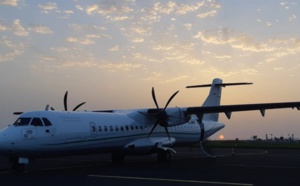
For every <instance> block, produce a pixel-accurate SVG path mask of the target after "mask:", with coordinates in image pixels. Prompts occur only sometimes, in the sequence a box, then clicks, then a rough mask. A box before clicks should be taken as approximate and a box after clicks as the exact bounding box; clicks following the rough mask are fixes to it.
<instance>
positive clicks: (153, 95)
mask: <svg viewBox="0 0 300 186" xmlns="http://www.w3.org/2000/svg"><path fill="white" fill-rule="evenodd" d="M152 98H153V101H154V103H155V105H156V108H157V110H159V106H158V104H157V101H156V97H155V92H154V87H152Z"/></svg>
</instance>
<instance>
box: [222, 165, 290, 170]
mask: <svg viewBox="0 0 300 186" xmlns="http://www.w3.org/2000/svg"><path fill="white" fill-rule="evenodd" d="M220 165H223V166H231V167H257V168H280V169H282V168H284V169H294V168H296V167H290V166H272V165H264V166H262V165H245V164H220Z"/></svg>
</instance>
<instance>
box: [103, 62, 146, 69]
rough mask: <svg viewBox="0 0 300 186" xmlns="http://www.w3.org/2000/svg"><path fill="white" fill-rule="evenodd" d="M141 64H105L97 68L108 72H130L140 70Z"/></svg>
mask: <svg viewBox="0 0 300 186" xmlns="http://www.w3.org/2000/svg"><path fill="white" fill-rule="evenodd" d="M141 66H142V65H141V64H134V63H126V62H120V63H106V64H100V65H99V67H100V68H103V69H107V70H109V71H117V70H124V71H128V70H132V69H135V68H140V67H141Z"/></svg>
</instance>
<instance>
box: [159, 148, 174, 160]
mask: <svg viewBox="0 0 300 186" xmlns="http://www.w3.org/2000/svg"><path fill="white" fill-rule="evenodd" d="M171 159H172V155H171V152H170V151H162V152H158V153H157V160H158V162H170V161H171Z"/></svg>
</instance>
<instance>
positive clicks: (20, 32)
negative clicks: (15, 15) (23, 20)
mask: <svg viewBox="0 0 300 186" xmlns="http://www.w3.org/2000/svg"><path fill="white" fill-rule="evenodd" d="M12 29H13V31H14V34H15V35H17V36H28V35H29V33H28V32H27V31H26V29H25V28H24V27H23V26H22V25H21V24H20V20H19V19H15V20H14V23H13V25H12Z"/></svg>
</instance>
